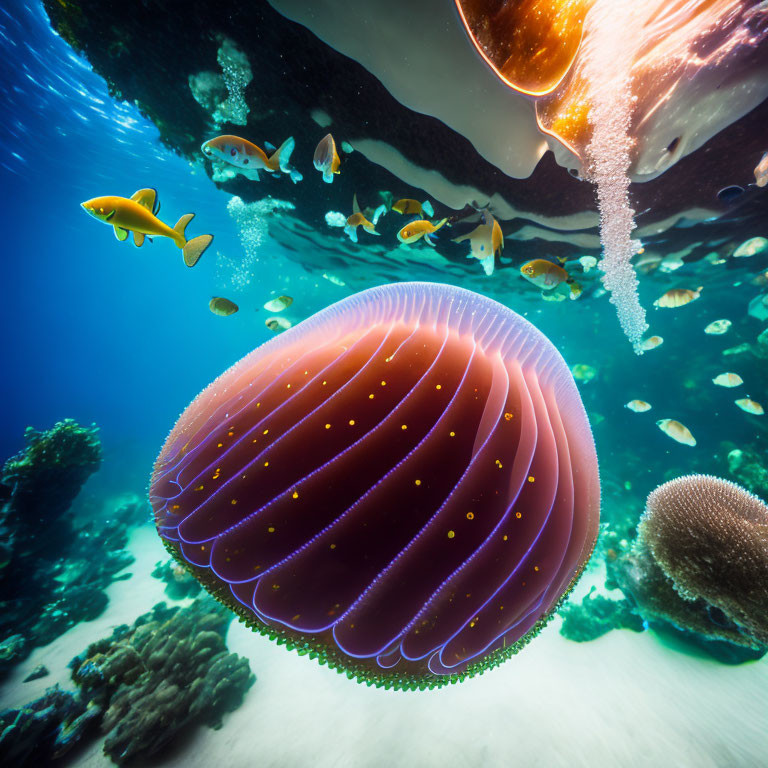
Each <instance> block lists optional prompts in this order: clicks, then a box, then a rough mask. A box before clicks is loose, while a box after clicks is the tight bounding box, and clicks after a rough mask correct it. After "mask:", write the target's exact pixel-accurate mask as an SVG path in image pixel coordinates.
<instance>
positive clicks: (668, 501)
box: [640, 475, 768, 643]
mask: <svg viewBox="0 0 768 768" xmlns="http://www.w3.org/2000/svg"><path fill="white" fill-rule="evenodd" d="M640 536H641V537H642V539H643V540H644V541H645V543H646V544H647V546H648V547H649V549H650V551H651V554H652V555H653V558H654V559H655V560H656V562H657V563H658V564H659V565H660V566H661V569H662V570H663V571H664V573H665V574H666V575H667V576H668V577H669V578H670V579H672V581H673V582H674V584H675V587H676V588H677V590H678V591H679V592H680V593H681V594H682V595H683V597H687V598H690V599H696V598H702V599H704V600H705V601H706V602H707V603H709V604H710V605H712V606H714V607H715V608H719V609H720V610H721V611H722V612H723V613H724V614H725V615H726V617H728V618H729V619H730V620H731V621H733V622H734V623H735V624H737V625H738V626H739V627H740V628H741V629H742V630H743V632H744V634H745V635H747V636H748V637H751V638H753V639H754V640H756V641H758V642H760V643H768V506H766V505H765V504H764V503H763V502H762V501H760V499H758V498H757V497H756V496H753V495H752V494H751V493H749V492H748V491H745V490H744V489H743V488H741V487H740V486H738V485H736V484H735V483H731V482H728V481H727V480H721V479H719V478H717V477H710V476H708V475H689V476H687V477H680V478H678V479H676V480H672V481H670V482H668V483H664V485H661V486H659V487H658V488H656V490H654V491H653V492H652V493H651V494H650V496H649V497H648V501H647V504H646V512H645V515H644V517H643V519H642V521H641V523H640Z"/></svg>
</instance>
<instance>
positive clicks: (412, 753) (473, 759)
mask: <svg viewBox="0 0 768 768" xmlns="http://www.w3.org/2000/svg"><path fill="white" fill-rule="evenodd" d="M131 548H132V549H133V551H134V553H135V555H136V558H137V559H136V562H135V563H134V565H133V566H132V567H131V569H130V570H131V571H132V572H133V573H134V576H133V578H131V579H130V580H128V581H123V582H116V583H115V584H113V585H112V586H111V588H110V590H109V596H110V604H109V607H108V609H107V611H106V612H105V613H104V615H102V616H101V617H99V618H98V619H97V620H96V621H93V622H88V623H85V624H81V625H79V626H77V627H75V628H73V629H72V630H71V631H70V632H68V633H66V634H65V635H63V636H62V637H60V638H59V639H58V640H56V641H55V642H54V643H52V644H51V645H49V646H47V647H45V648H40V649H37V650H36V651H35V652H34V653H33V654H32V656H30V658H29V659H27V661H25V662H24V664H22V665H20V667H19V668H18V669H17V670H16V671H15V673H14V674H13V675H12V676H11V678H10V679H9V680H8V681H6V683H5V685H4V686H3V687H2V689H0V707H5V706H12V705H17V704H19V703H21V702H23V701H29V700H31V699H32V698H34V697H35V696H37V695H39V694H40V693H41V692H42V691H43V690H44V689H45V688H46V687H48V686H49V685H53V684H54V683H55V682H59V683H60V684H61V685H62V686H64V687H69V686H70V685H71V684H70V682H69V673H68V669H67V667H66V665H67V662H68V661H69V659H70V658H71V657H72V656H74V655H76V654H77V653H79V652H80V651H82V650H83V649H84V648H85V646H86V645H87V644H88V643H89V642H91V641H93V640H95V639H97V638H99V637H102V636H104V635H106V634H109V632H111V629H112V628H113V627H114V626H116V625H118V624H121V623H131V622H132V621H133V620H134V619H135V618H136V616H138V615H139V614H141V613H144V612H145V611H147V610H148V609H149V608H150V607H151V606H152V605H154V604H155V603H157V602H158V601H160V600H162V599H164V595H163V584H162V583H161V582H159V581H157V580H156V579H153V578H152V577H151V576H150V573H151V570H152V567H153V566H154V563H155V562H157V561H158V560H160V559H163V558H164V557H165V552H164V550H163V548H162V546H161V545H160V543H159V541H158V540H157V538H156V536H155V534H154V532H153V531H152V530H151V529H150V528H142V529H139V530H137V531H136V532H135V533H134V535H133V537H132V539H131ZM228 644H229V647H230V650H232V651H234V652H236V653H239V654H241V655H244V656H247V657H248V658H249V659H250V661H251V668H252V670H253V671H254V672H255V673H256V675H257V678H258V679H257V681H256V683H255V684H254V685H253V687H252V688H251V689H250V691H249V692H248V694H247V696H246V699H245V701H244V703H243V705H242V706H241V707H240V708H239V709H238V710H237V711H235V712H233V713H232V714H230V715H229V716H227V718H226V719H225V722H224V726H223V728H222V729H221V730H219V731H212V730H210V729H208V728H199V729H197V730H196V731H194V733H193V734H192V735H191V737H190V738H189V739H188V740H187V741H186V742H185V743H184V744H181V745H178V746H177V747H176V748H175V749H174V750H173V751H172V753H170V754H168V755H166V756H165V759H164V760H163V762H162V763H159V764H162V765H169V766H177V765H178V766H184V768H196V766H200V767H201V768H203V766H204V767H205V768H208V767H209V766H211V765H223V766H224V768H240V766H243V767H244V768H245V766H248V767H249V768H250V766H259V768H269V767H272V766H274V767H275V768H278V767H279V768H287V767H291V768H292V767H294V766H296V767H297V768H300V767H302V766H312V768H331V767H333V768H343V767H344V766H350V767H352V766H354V767H355V768H357V767H361V766H362V767H366V768H367V767H371V768H374V767H375V768H378V767H379V766H381V768H384V767H385V766H386V768H391V767H392V766H418V768H428V767H429V768H431V767H432V766H435V768H437V766H440V768H445V767H447V766H450V767H451V768H454V767H457V768H460V767H463V766H467V768H470V767H471V768H494V767H495V766H504V767H505V768H508V767H509V766H516V765H519V766H525V767H526V768H529V767H530V768H534V767H536V766H542V767H543V766H546V767H547V768H550V767H553V766H568V767H569V768H577V767H578V766H590V768H595V766H597V767H602V766H611V767H612V768H613V767H614V766H619V767H621V768H623V767H624V766H642V768H648V766H653V767H654V768H656V767H661V766H663V767H666V766H670V767H671V766H674V767H675V768H688V766H691V768H694V767H695V768H710V767H711V766H717V767H718V768H720V767H722V768H737V767H744V768H758V767H760V766H766V765H768V659H763V660H761V661H759V662H753V663H749V664H744V665H741V666H737V667H729V666H725V665H721V664H718V663H716V662H713V661H711V660H709V659H705V658H699V657H696V656H691V655H688V654H686V653H682V652H680V651H679V650H675V649H672V648H670V647H669V646H668V645H665V644H664V643H663V642H662V641H661V640H660V639H659V638H658V637H657V636H656V635H654V634H653V633H651V632H645V633H643V634H636V633H634V632H630V631H626V630H620V631H619V630H617V631H613V632H610V633H609V634H608V635H605V636H604V637H602V638H600V639H598V640H595V641H593V642H589V643H574V642H570V641H568V640H565V639H564V638H563V637H561V636H560V634H559V633H558V631H557V623H556V622H554V623H553V624H552V625H550V626H549V627H547V628H546V629H545V630H544V631H543V632H542V633H541V635H540V636H539V637H538V638H536V639H535V640H534V641H533V642H532V643H531V644H530V645H529V646H528V647H527V648H526V649H525V650H524V651H523V652H522V653H521V654H520V655H519V656H518V657H516V658H514V659H512V660H510V661H508V662H507V663H506V664H504V665H502V666H501V667H499V668H498V669H496V670H493V671H492V672H490V673H488V674H486V675H483V676H481V677H479V678H477V679H474V680H470V681H467V682H464V683H462V684H458V685H452V686H449V687H448V688H446V689H441V690H437V691H425V692H408V693H403V692H394V691H383V690H377V689H372V688H367V687H365V686H362V685H358V684H357V683H355V682H353V681H350V680H348V679H347V678H346V677H345V676H343V675H339V674H336V673H335V672H332V671H330V670H328V669H327V668H325V667H320V666H319V665H317V663H316V662H314V661H312V660H310V659H308V658H307V657H300V656H297V655H296V654H294V653H289V652H287V651H286V650H285V649H284V648H282V647H278V646H276V645H274V644H272V643H270V642H269V641H268V640H266V639H264V638H262V637H260V636H257V635H254V634H253V633H251V632H250V631H249V630H247V629H246V628H245V627H244V626H243V625H241V624H239V623H236V622H234V623H233V624H232V625H231V627H230V630H229V634H228ZM40 663H43V664H45V665H46V666H47V667H48V669H49V670H50V671H51V674H50V675H49V676H48V677H45V678H42V679H40V680H36V681H33V682H30V683H22V682H21V680H22V679H23V678H24V677H25V676H26V675H27V674H28V672H29V671H30V670H31V669H32V668H33V667H35V666H36V665H37V664H40ZM77 765H80V766H87V768H92V767H93V768H95V767H96V766H107V765H111V763H110V761H109V760H108V759H107V758H106V757H105V756H104V755H103V754H102V753H101V745H100V744H94V745H93V747H92V748H90V749H88V750H86V751H84V752H83V753H81V755H80V756H79V758H78V761H77Z"/></svg>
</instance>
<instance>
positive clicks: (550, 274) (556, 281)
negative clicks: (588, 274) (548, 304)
mask: <svg viewBox="0 0 768 768" xmlns="http://www.w3.org/2000/svg"><path fill="white" fill-rule="evenodd" d="M520 274H521V275H522V276H523V277H524V278H525V279H526V280H528V282H530V283H533V284H534V285H535V286H536V287H537V288H541V290H542V291H551V290H554V289H555V288H557V287H558V286H559V285H562V284H564V283H565V284H566V285H568V286H569V287H570V289H571V298H572V299H577V298H578V297H579V296H580V295H581V286H580V285H579V284H578V283H577V282H576V281H575V280H574V279H573V278H572V277H571V276H570V275H569V274H568V273H567V272H566V271H565V270H564V269H563V268H562V267H559V266H558V265H557V264H554V263H553V262H551V261H547V260H546V259H533V261H529V262H527V263H525V264H523V266H522V267H520Z"/></svg>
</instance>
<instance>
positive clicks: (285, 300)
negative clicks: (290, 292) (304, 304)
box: [264, 296, 293, 312]
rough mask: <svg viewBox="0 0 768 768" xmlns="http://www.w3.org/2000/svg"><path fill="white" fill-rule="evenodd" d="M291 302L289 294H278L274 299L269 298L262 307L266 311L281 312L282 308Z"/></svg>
mask: <svg viewBox="0 0 768 768" xmlns="http://www.w3.org/2000/svg"><path fill="white" fill-rule="evenodd" d="M291 304H293V299H292V298H291V297H290V296H278V297H277V298H276V299H270V300H269V301H268V302H267V303H266V304H265V305H264V309H266V310H267V312H282V311H283V310H284V309H288V307H290V306H291Z"/></svg>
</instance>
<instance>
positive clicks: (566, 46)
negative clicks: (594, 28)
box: [456, 0, 594, 96]
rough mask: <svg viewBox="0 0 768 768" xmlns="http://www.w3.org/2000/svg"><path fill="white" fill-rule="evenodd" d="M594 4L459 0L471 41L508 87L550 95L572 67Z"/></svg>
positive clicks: (587, 0)
mask: <svg viewBox="0 0 768 768" xmlns="http://www.w3.org/2000/svg"><path fill="white" fill-rule="evenodd" d="M593 3H594V0H518V1H517V2H513V3H510V2H506V1H505V0H456V6H457V8H458V9H459V15H460V16H461V20H462V21H463V22H464V26H465V27H466V29H467V32H468V33H469V37H470V40H472V42H473V43H474V45H475V48H477V50H478V52H479V53H480V55H481V56H482V57H483V58H484V59H485V60H486V62H487V63H488V64H489V66H490V67H491V69H493V71H494V72H495V73H496V74H497V75H498V77H500V78H501V79H502V80H503V81H504V82H505V83H506V84H507V85H508V86H509V87H510V88H514V89H515V90H516V91H520V92H521V93H525V94H527V95H529V96H543V95H544V94H547V93H551V92H552V91H553V90H554V89H555V88H557V86H558V85H559V84H560V82H561V81H562V79H563V78H564V77H565V75H566V73H567V72H568V70H570V68H571V65H572V64H573V61H574V59H575V58H576V54H577V53H578V50H579V46H580V44H581V35H582V28H583V24H584V17H585V16H586V15H587V11H588V10H589V9H590V7H591V6H592V4H593Z"/></svg>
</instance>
